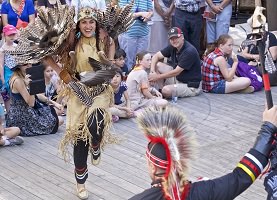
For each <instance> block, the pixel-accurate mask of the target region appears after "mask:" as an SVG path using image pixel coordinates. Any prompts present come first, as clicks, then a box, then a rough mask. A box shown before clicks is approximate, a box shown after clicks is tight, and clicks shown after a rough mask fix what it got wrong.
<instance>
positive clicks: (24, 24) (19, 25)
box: [16, 0, 28, 30]
mask: <svg viewBox="0 0 277 200" xmlns="http://www.w3.org/2000/svg"><path fill="white" fill-rule="evenodd" d="M24 6H25V0H22V1H21V4H20V6H19V9H18V11H17V23H16V29H18V30H19V29H20V28H25V27H27V26H28V22H25V21H23V20H21V19H20V16H21V14H22V12H23V9H24Z"/></svg>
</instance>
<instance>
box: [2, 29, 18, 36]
mask: <svg viewBox="0 0 277 200" xmlns="http://www.w3.org/2000/svg"><path fill="white" fill-rule="evenodd" d="M12 34H17V31H16V30H12V31H7V32H6V33H4V35H12Z"/></svg>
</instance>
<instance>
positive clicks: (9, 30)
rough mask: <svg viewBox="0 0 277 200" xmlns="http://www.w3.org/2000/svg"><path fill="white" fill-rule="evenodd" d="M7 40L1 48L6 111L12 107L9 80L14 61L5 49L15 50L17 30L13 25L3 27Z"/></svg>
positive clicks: (0, 75) (1, 74)
mask: <svg viewBox="0 0 277 200" xmlns="http://www.w3.org/2000/svg"><path fill="white" fill-rule="evenodd" d="M3 34H4V37H5V42H4V44H3V46H2V47H1V49H0V78H1V85H0V87H1V95H2V97H3V100H4V104H5V108H6V111H7V112H8V111H9V109H10V87H9V80H10V78H11V76H12V73H13V72H12V71H11V68H13V67H14V65H15V64H14V62H13V60H12V58H11V56H10V55H7V54H5V53H4V51H5V50H14V49H15V47H16V43H14V41H15V40H16V34H17V30H16V28H15V27H14V26H13V25H6V26H4V28H3Z"/></svg>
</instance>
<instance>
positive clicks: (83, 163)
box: [73, 109, 105, 184]
mask: <svg viewBox="0 0 277 200" xmlns="http://www.w3.org/2000/svg"><path fill="white" fill-rule="evenodd" d="M87 122H88V123H87V124H88V129H89V132H90V134H91V136H92V146H93V147H97V146H99V145H100V142H101V140H102V137H103V130H104V128H105V127H104V118H103V114H102V113H101V111H100V110H98V109H97V110H96V111H95V112H93V113H92V114H91V116H90V117H89V119H88V121H87ZM97 129H98V130H97ZM97 133H98V134H97ZM88 150H89V141H83V140H78V141H77V144H76V145H74V149H73V157H74V164H75V178H76V181H77V183H79V184H83V183H85V182H86V179H87V178H88V170H87V157H88Z"/></svg>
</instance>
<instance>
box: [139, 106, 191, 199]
mask: <svg viewBox="0 0 277 200" xmlns="http://www.w3.org/2000/svg"><path fill="white" fill-rule="evenodd" d="M138 124H139V127H140V129H141V130H142V131H143V133H144V134H145V136H146V137H147V138H148V139H149V141H150V144H151V143H160V144H162V146H163V148H164V149H165V152H166V160H165V159H161V158H160V157H157V156H156V155H154V154H152V152H151V149H147V152H146V155H147V158H148V160H149V161H150V162H151V163H152V164H154V166H156V167H158V168H160V169H164V171H165V173H164V174H163V178H164V182H162V184H163V190H164V192H165V194H166V196H167V199H173V200H177V199H178V200H180V199H181V193H182V190H183V187H184V185H185V183H186V181H187V174H188V170H189V164H190V161H191V159H192V158H194V156H195V146H196V140H195V132H194V130H193V129H192V128H191V127H190V126H189V125H188V123H187V120H186V118H185V116H184V114H183V113H181V112H180V110H178V109H177V108H174V107H170V106H168V107H166V108H160V107H150V108H147V109H145V110H144V111H143V112H142V113H141V114H140V115H139V116H138ZM148 147H149V146H148Z"/></svg>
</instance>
